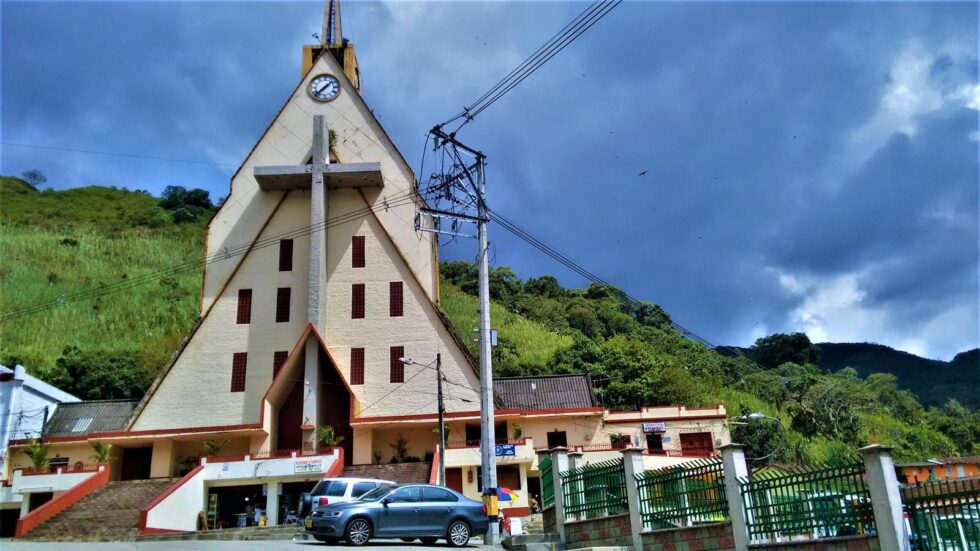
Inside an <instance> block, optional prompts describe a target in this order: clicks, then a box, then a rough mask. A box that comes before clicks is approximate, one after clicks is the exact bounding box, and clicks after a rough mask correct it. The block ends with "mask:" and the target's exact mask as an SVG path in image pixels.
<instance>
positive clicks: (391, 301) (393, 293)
mask: <svg viewBox="0 0 980 551" xmlns="http://www.w3.org/2000/svg"><path fill="white" fill-rule="evenodd" d="M403 287H404V286H403V285H402V282H401V281H392V282H391V283H389V284H388V314H389V315H390V316H391V317H393V318H396V317H398V316H401V315H403V314H404V313H405V306H404V301H405V297H404V290H403Z"/></svg>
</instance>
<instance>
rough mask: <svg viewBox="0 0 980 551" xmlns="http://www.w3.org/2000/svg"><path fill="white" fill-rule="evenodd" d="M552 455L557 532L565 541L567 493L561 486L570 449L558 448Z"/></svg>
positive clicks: (551, 451) (566, 468)
mask: <svg viewBox="0 0 980 551" xmlns="http://www.w3.org/2000/svg"><path fill="white" fill-rule="evenodd" d="M549 453H551V479H552V481H553V484H554V487H555V530H557V531H558V537H559V538H561V541H562V542H564V541H565V492H564V488H562V486H561V473H563V472H565V471H567V470H568V448H566V447H565V446H556V447H554V448H551V450H549Z"/></svg>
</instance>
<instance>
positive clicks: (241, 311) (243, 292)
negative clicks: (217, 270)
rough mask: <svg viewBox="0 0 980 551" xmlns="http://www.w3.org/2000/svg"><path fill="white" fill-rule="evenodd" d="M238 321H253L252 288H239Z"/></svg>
mask: <svg viewBox="0 0 980 551" xmlns="http://www.w3.org/2000/svg"><path fill="white" fill-rule="evenodd" d="M236 321H237V322H238V323H251V322H252V290H251V289H239V290H238V316H237V317H236Z"/></svg>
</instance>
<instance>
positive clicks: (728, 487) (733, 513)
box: [720, 444, 749, 551]
mask: <svg viewBox="0 0 980 551" xmlns="http://www.w3.org/2000/svg"><path fill="white" fill-rule="evenodd" d="M720 451H721V463H722V467H723V468H724V469H725V498H726V499H727V500H728V518H729V519H731V521H732V536H733V537H734V539H735V549H737V550H738V551H745V550H746V549H748V548H749V527H748V524H747V523H746V522H745V509H743V508H742V492H741V488H740V487H739V483H738V479H739V478H741V477H745V476H748V475H749V469H748V467H747V466H746V465H745V446H743V445H742V444H727V445H725V446H722V447H721V448H720Z"/></svg>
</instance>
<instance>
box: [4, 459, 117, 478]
mask: <svg viewBox="0 0 980 551" xmlns="http://www.w3.org/2000/svg"><path fill="white" fill-rule="evenodd" d="M14 470H15V471H16V470H19V471H20V472H21V474H23V475H25V476H27V475H38V474H58V473H59V472H61V473H93V472H95V471H98V470H99V464H98V463H80V462H79V463H75V464H72V465H56V466H48V467H41V468H34V467H24V468H20V469H14Z"/></svg>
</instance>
